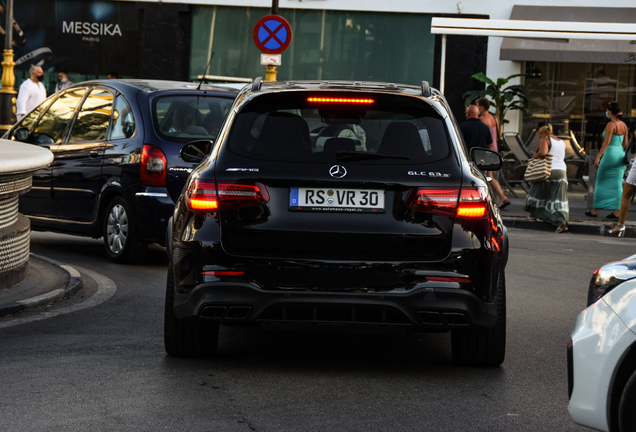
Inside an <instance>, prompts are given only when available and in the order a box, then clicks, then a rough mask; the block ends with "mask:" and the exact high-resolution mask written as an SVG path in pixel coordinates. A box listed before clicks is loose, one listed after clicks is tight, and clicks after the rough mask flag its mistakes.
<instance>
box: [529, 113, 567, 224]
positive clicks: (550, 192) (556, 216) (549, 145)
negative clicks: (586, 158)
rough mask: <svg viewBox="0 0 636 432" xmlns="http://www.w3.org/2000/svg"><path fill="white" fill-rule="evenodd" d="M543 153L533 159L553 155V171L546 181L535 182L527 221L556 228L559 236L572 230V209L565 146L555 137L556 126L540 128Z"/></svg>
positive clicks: (530, 196) (535, 153)
mask: <svg viewBox="0 0 636 432" xmlns="http://www.w3.org/2000/svg"><path fill="white" fill-rule="evenodd" d="M539 138H541V142H540V144H539V150H537V151H536V152H534V153H533V155H532V157H533V158H542V157H545V155H547V154H548V153H550V154H551V155H552V171H551V173H550V177H548V178H547V179H545V180H541V181H537V182H533V183H532V184H531V186H530V191H529V192H528V196H527V198H526V205H525V207H524V208H523V209H524V210H525V211H527V212H528V213H530V215H529V216H528V217H527V218H526V219H527V220H532V221H536V220H537V219H541V220H543V221H546V222H549V223H551V224H552V225H554V226H556V227H557V228H556V230H555V232H556V233H564V232H567V230H568V222H569V218H570V208H569V204H568V176H567V168H566V166H565V161H564V159H565V143H564V142H563V141H562V140H561V139H559V138H557V137H555V136H554V133H553V131H552V125H547V126H543V127H542V128H540V129H539Z"/></svg>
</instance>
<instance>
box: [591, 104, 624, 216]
mask: <svg viewBox="0 0 636 432" xmlns="http://www.w3.org/2000/svg"><path fill="white" fill-rule="evenodd" d="M605 116H606V117H607V118H608V119H609V122H608V123H607V125H606V126H605V130H604V131H603V145H602V146H601V149H600V150H599V152H598V156H596V160H595V161H594V165H596V168H597V171H596V186H595V187H594V208H592V210H589V211H586V212H585V215H586V216H590V217H598V210H599V209H605V210H612V213H610V214H609V215H607V216H606V219H618V209H619V208H620V206H621V195H622V193H623V175H624V174H625V164H624V163H623V158H624V156H625V147H626V146H627V141H628V139H627V137H628V129H627V125H626V124H625V123H624V122H623V113H622V112H621V109H620V107H619V106H618V103H617V102H610V103H609V104H607V109H606V110H605Z"/></svg>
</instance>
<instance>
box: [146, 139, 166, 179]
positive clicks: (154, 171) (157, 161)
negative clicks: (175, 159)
mask: <svg viewBox="0 0 636 432" xmlns="http://www.w3.org/2000/svg"><path fill="white" fill-rule="evenodd" d="M167 165H168V163H167V160H166V155H165V154H164V153H163V151H161V149H160V148H159V147H157V146H153V145H150V144H144V147H143V150H142V153H141V165H140V167H139V177H140V179H141V183H142V184H143V185H145V186H165V185H166V167H167Z"/></svg>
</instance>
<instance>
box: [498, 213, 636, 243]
mask: <svg viewBox="0 0 636 432" xmlns="http://www.w3.org/2000/svg"><path fill="white" fill-rule="evenodd" d="M502 220H503V223H504V225H505V226H506V227H508V228H519V229H526V230H535V231H546V232H554V230H555V229H556V228H555V227H554V226H552V225H551V224H549V223H547V222H541V221H539V222H532V221H528V220H526V219H525V218H524V217H514V216H513V217H511V216H508V217H504V218H502ZM614 225H615V222H609V223H607V224H605V223H594V222H583V221H574V222H572V221H570V223H569V224H568V232H569V233H571V234H587V235H598V236H604V237H612V238H617V237H616V236H610V235H609V234H607V230H608V229H610V228H612V227H613V226H614ZM625 238H636V227H634V226H631V225H626V226H625Z"/></svg>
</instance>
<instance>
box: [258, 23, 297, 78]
mask: <svg viewBox="0 0 636 432" xmlns="http://www.w3.org/2000/svg"><path fill="white" fill-rule="evenodd" d="M252 36H253V38H254V43H255V44H256V48H258V49H259V50H261V51H262V52H263V53H265V54H266V55H261V64H262V65H266V66H267V67H266V69H265V81H276V66H280V64H281V60H280V55H279V56H275V55H274V54H280V53H282V52H283V51H285V50H286V49H287V47H288V46H289V44H290V43H291V40H292V29H291V26H290V25H289V23H288V22H287V20H286V19H285V18H283V17H282V16H280V15H273V14H272V15H265V16H264V17H263V18H261V19H259V20H258V21H257V22H256V25H255V26H254V32H253V33H252Z"/></svg>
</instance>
